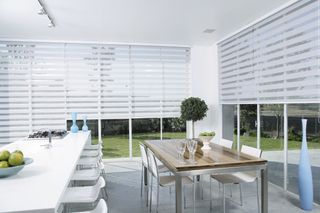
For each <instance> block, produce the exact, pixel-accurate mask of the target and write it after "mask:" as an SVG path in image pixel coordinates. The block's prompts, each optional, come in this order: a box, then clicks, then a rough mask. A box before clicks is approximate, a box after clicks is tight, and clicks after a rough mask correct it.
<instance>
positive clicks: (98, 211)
mask: <svg viewBox="0 0 320 213" xmlns="http://www.w3.org/2000/svg"><path fill="white" fill-rule="evenodd" d="M91 213H108V206H107V203H106V201H104V200H103V199H100V200H99V203H98V205H97V206H96V208H95V209H94V210H92V211H91Z"/></svg>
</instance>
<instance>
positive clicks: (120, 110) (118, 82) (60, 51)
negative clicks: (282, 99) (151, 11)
mask: <svg viewBox="0 0 320 213" xmlns="http://www.w3.org/2000/svg"><path fill="white" fill-rule="evenodd" d="M189 57H190V56H189V48H183V47H161V46H138V45H108V44H76V43H50V42H19V41H10V42H9V41H0V143H7V142H12V141H14V140H16V139H18V138H21V137H25V136H27V134H28V133H29V132H31V131H35V130H38V129H42V128H65V126H66V120H67V119H71V115H70V113H71V112H78V115H79V116H78V119H82V117H83V115H87V117H88V119H129V118H160V117H178V116H180V103H181V101H182V100H183V99H184V98H186V97H188V96H189V81H190V72H189Z"/></svg>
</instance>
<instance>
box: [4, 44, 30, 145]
mask: <svg viewBox="0 0 320 213" xmlns="http://www.w3.org/2000/svg"><path fill="white" fill-rule="evenodd" d="M30 49H32V46H29V45H25V44H20V43H1V44H0V82H1V83H0V143H7V142H10V141H13V140H14V139H16V138H20V137H23V136H25V135H26V134H27V133H28V132H29V123H30V121H31V120H29V119H30V117H31V114H30V113H31V111H30V106H31V103H30V98H29V96H30V95H31V93H30V81H31V80H30V79H31V65H30V62H29V60H30V59H31V58H32V51H31V50H30Z"/></svg>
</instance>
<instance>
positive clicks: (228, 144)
mask: <svg viewBox="0 0 320 213" xmlns="http://www.w3.org/2000/svg"><path fill="white" fill-rule="evenodd" d="M219 144H220V145H221V146H223V147H226V148H228V149H231V148H232V145H233V141H230V140H227V139H224V138H221V140H220V142H219Z"/></svg>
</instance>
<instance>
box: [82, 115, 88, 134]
mask: <svg viewBox="0 0 320 213" xmlns="http://www.w3.org/2000/svg"><path fill="white" fill-rule="evenodd" d="M82 131H83V132H86V131H88V126H87V116H86V115H85V116H83V126H82Z"/></svg>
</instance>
